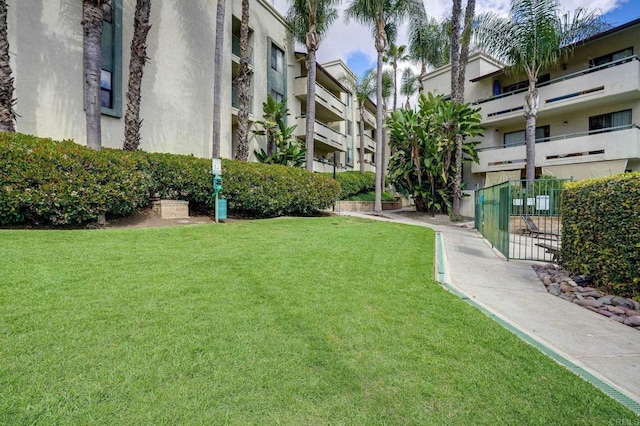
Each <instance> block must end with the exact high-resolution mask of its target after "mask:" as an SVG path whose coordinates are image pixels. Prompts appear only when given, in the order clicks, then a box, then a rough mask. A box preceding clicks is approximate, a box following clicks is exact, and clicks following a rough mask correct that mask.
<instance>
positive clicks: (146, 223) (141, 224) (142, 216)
mask: <svg viewBox="0 0 640 426" xmlns="http://www.w3.org/2000/svg"><path fill="white" fill-rule="evenodd" d="M233 221H234V219H228V220H226V221H225V222H233ZM207 223H208V224H212V223H215V221H214V218H213V217H211V216H189V218H188V219H163V218H161V217H160V215H159V214H157V213H156V212H154V211H153V210H151V209H146V210H141V211H138V212H136V213H133V214H130V215H129V216H126V217H123V218H120V219H114V220H110V221H109V222H108V223H107V225H106V226H104V228H156V227H160V226H185V225H199V224H207Z"/></svg>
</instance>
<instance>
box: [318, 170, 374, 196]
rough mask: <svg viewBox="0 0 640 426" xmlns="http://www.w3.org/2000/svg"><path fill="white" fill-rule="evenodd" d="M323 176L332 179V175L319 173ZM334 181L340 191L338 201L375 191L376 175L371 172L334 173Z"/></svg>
mask: <svg viewBox="0 0 640 426" xmlns="http://www.w3.org/2000/svg"><path fill="white" fill-rule="evenodd" d="M321 174H322V175H324V176H331V177H333V174H332V173H321ZM336 180H337V181H338V182H339V183H340V187H341V188H342V191H341V192H340V199H341V200H345V199H346V198H347V197H350V196H352V195H355V194H360V193H361V192H369V191H375V189H376V174H375V173H373V172H364V173H360V172H357V171H350V172H341V173H336Z"/></svg>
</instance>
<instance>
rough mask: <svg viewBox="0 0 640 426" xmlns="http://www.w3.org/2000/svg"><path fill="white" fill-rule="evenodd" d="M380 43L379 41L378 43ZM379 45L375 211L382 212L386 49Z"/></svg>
mask: <svg viewBox="0 0 640 426" xmlns="http://www.w3.org/2000/svg"><path fill="white" fill-rule="evenodd" d="M376 45H378V43H376ZM376 47H378V49H377V50H378V66H377V72H378V75H377V83H376V154H375V156H376V196H375V202H374V205H373V212H374V213H376V214H381V213H382V149H383V148H384V147H383V141H382V102H383V100H382V53H383V52H384V49H380V48H379V45H378V46H376Z"/></svg>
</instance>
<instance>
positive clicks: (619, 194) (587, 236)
mask: <svg viewBox="0 0 640 426" xmlns="http://www.w3.org/2000/svg"><path fill="white" fill-rule="evenodd" d="M638 206H640V173H638V172H636V173H625V174H621V175H617V176H612V177H607V178H601V179H590V180H584V181H580V182H573V183H566V184H565V186H564V190H563V191H562V207H561V209H562V225H563V227H562V248H561V256H562V263H563V265H564V266H565V267H566V268H567V269H569V270H572V271H576V272H580V273H582V274H586V275H591V276H592V277H594V279H595V282H596V283H598V286H599V287H601V288H602V289H603V290H605V291H608V292H612V293H615V294H618V295H622V296H627V297H633V296H638V295H640V208H639V207H638Z"/></svg>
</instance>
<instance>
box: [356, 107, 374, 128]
mask: <svg viewBox="0 0 640 426" xmlns="http://www.w3.org/2000/svg"><path fill="white" fill-rule="evenodd" d="M356 114H357V116H358V121H360V111H358V112H357V113H356ZM375 128H376V116H375V115H374V114H373V113H372V112H371V111H369V110H368V109H365V110H364V129H365V130H373V129H375Z"/></svg>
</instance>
